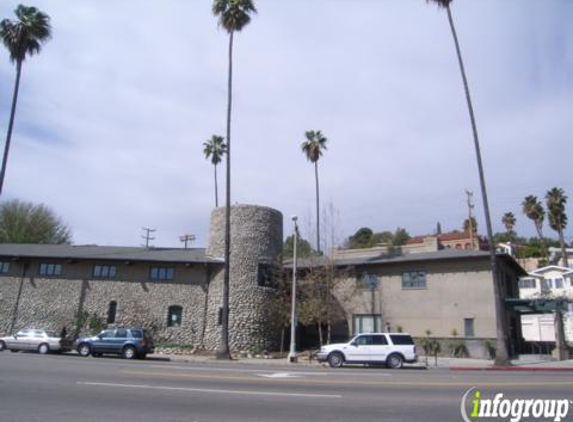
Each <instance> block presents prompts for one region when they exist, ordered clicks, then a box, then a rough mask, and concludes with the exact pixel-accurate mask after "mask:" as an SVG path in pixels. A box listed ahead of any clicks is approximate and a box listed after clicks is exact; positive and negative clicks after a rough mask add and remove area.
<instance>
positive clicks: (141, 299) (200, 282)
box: [0, 264, 207, 346]
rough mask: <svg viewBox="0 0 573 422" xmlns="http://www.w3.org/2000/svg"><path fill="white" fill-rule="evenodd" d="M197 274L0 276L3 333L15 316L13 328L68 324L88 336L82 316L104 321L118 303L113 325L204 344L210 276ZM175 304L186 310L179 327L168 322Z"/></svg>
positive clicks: (57, 327) (70, 330)
mask: <svg viewBox="0 0 573 422" xmlns="http://www.w3.org/2000/svg"><path fill="white" fill-rule="evenodd" d="M77 265H79V264H77ZM197 274H199V273H197ZM197 274H195V277H194V279H193V280H189V281H188V282H169V281H161V282H149V281H146V282H136V281H122V280H80V279H55V278H37V277H34V276H25V277H23V278H15V277H0V334H2V335H7V334H10V329H11V328H12V321H13V320H14V327H13V330H12V331H17V330H19V329H21V328H24V327H39V328H46V329H50V330H54V331H56V332H58V333H59V332H60V330H61V329H62V327H64V326H65V327H66V328H67V331H68V333H69V334H75V335H81V334H88V333H87V332H86V328H85V327H84V328H82V327H77V317H78V315H80V314H86V315H89V317H90V318H91V319H94V317H95V319H98V320H99V321H101V322H102V323H103V324H106V322H107V317H108V309H109V304H110V302H111V301H115V302H117V310H116V318H115V323H114V324H112V325H126V326H143V327H147V328H150V329H151V330H152V331H153V333H154V337H155V340H156V342H162V343H175V344H186V345H193V346H202V342H203V334H204V326H205V314H206V297H207V295H206V281H207V279H206V277H205V276H202V277H198V276H197ZM20 285H21V286H22V288H21V293H20V297H19V300H18V291H19V290H20ZM16 304H17V309H15V308H16ZM173 305H178V306H181V307H182V309H183V315H182V324H181V326H180V327H168V326H167V325H168V323H167V315H168V309H169V307H170V306H173ZM14 317H15V319H14Z"/></svg>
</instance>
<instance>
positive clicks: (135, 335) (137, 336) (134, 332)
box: [131, 330, 143, 338]
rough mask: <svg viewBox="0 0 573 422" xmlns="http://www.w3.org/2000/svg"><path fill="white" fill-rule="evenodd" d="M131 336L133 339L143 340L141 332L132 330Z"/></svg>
mask: <svg viewBox="0 0 573 422" xmlns="http://www.w3.org/2000/svg"><path fill="white" fill-rule="evenodd" d="M131 335H132V337H133V338H143V333H142V332H141V330H131Z"/></svg>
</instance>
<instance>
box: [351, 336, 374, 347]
mask: <svg viewBox="0 0 573 422" xmlns="http://www.w3.org/2000/svg"><path fill="white" fill-rule="evenodd" d="M354 344H357V345H359V346H368V345H370V344H372V336H360V337H357V338H356V340H354Z"/></svg>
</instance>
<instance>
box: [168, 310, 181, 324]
mask: <svg viewBox="0 0 573 422" xmlns="http://www.w3.org/2000/svg"><path fill="white" fill-rule="evenodd" d="M182 315H183V308H182V307H181V306H179V305H173V306H170V307H169V311H168V312H167V326H168V327H180V326H181V319H182Z"/></svg>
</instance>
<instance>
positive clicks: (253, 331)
mask: <svg viewBox="0 0 573 422" xmlns="http://www.w3.org/2000/svg"><path fill="white" fill-rule="evenodd" d="M224 215H225V209H224V208H217V209H215V210H214V211H213V213H212V215H211V225H210V232H209V243H208V247H207V248H206V249H170V248H131V247H102V246H93V245H83V246H82V245H18V244H0V334H2V335H5V334H9V333H11V332H13V331H15V330H18V329H20V328H23V327H26V326H38V327H45V328H49V329H52V330H56V331H59V330H60V329H61V328H62V327H64V326H65V327H67V330H68V332H71V331H79V330H80V329H81V328H80V327H79V325H78V324H79V323H80V322H81V323H86V320H90V321H92V322H93V321H96V322H99V323H101V324H103V325H114V324H115V325H138V326H145V327H149V328H151V329H152V330H153V331H154V333H155V337H156V340H157V341H158V342H161V343H164V344H165V343H167V344H178V345H188V346H194V347H203V348H205V349H207V350H215V349H216V348H217V347H218V344H219V338H220V325H219V323H220V314H221V304H222V281H223V271H222V270H223V247H224ZM282 226H283V223H282V214H281V213H280V212H279V211H276V210H273V209H270V208H266V207H259V206H250V205H238V206H233V207H232V212H231V245H232V253H231V262H230V268H231V270H230V298H231V302H230V306H229V322H230V330H229V343H230V347H231V350H235V351H240V350H249V349H256V350H263V349H267V348H271V347H273V345H274V344H275V338H274V336H273V333H271V332H269V331H268V330H267V329H266V327H267V325H268V324H267V321H266V318H267V313H266V312H265V308H264V305H265V302H266V300H267V299H268V297H269V294H270V292H271V289H270V288H269V287H266V286H265V281H266V280H265V277H266V274H267V273H268V271H267V270H268V268H269V266H270V264H272V263H273V262H274V261H275V260H276V258H277V257H278V256H279V255H280V253H281V251H282V237H283V236H282ZM88 323H89V322H88ZM75 334H79V333H77V332H76V333H75Z"/></svg>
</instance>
